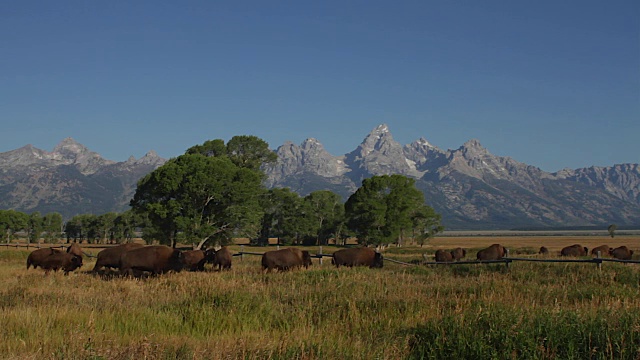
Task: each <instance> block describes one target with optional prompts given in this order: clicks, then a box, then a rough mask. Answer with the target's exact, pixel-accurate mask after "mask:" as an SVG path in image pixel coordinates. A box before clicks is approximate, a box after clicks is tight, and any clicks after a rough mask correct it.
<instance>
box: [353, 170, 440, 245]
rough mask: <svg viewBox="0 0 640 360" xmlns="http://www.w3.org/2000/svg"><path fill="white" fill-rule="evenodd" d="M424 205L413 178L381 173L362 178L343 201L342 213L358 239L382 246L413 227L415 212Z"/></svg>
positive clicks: (400, 238)
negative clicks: (355, 189)
mask: <svg viewBox="0 0 640 360" xmlns="http://www.w3.org/2000/svg"><path fill="white" fill-rule="evenodd" d="M426 207H427V205H426V204H425V202H424V195H423V194H422V192H421V191H420V190H418V189H416V188H415V180H413V179H411V178H408V177H406V176H403V175H382V176H373V177H371V178H368V179H364V180H363V181H362V186H361V187H360V188H359V189H358V190H357V191H356V192H355V193H354V194H352V195H351V196H350V197H349V199H348V200H347V202H346V203H345V216H346V219H347V220H346V221H347V227H348V228H349V229H350V230H351V231H353V232H354V233H355V235H356V236H357V237H358V242H360V243H362V244H365V245H369V244H374V245H383V244H389V243H392V242H397V243H401V242H402V239H403V238H404V236H405V233H406V232H407V231H408V230H412V229H413V228H414V226H416V223H415V221H414V219H415V217H416V214H418V213H419V212H421V211H425V208H426ZM434 220H437V219H434Z"/></svg>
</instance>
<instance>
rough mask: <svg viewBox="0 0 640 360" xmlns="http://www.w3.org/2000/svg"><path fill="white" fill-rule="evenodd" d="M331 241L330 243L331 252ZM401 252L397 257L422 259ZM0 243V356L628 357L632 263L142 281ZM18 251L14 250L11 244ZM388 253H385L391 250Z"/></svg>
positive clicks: (633, 301) (250, 261)
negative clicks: (61, 266) (29, 260)
mask: <svg viewBox="0 0 640 360" xmlns="http://www.w3.org/2000/svg"><path fill="white" fill-rule="evenodd" d="M332 250H334V249H330V250H328V251H332ZM422 251H423V250H422V249H420V248H419V247H416V248H415V249H414V254H412V253H411V251H408V250H407V249H405V251H404V252H403V255H405V256H415V257H419V256H420V254H421V253H422ZM7 252H13V253H14V254H6V253H4V252H2V251H0V323H1V324H3V326H1V327H0V338H1V339H3V341H1V342H0V357H1V358H16V359H23V358H27V359H29V358H32V359H141V358H146V359H227V358H232V359H236V358H241V359H265V358H267V359H326V358H339V359H375V358H377V359H402V358H410V359H419V358H426V359H443V358H447V359H454V358H459V359H485V358H486V359H590V358H591V359H636V358H637V357H638V356H640V353H639V352H638V349H639V348H640V336H639V334H640V266H638V265H627V266H625V265H622V264H615V263H607V264H603V266H602V270H601V271H599V270H598V269H597V267H596V266H595V265H593V264H543V263H513V264H511V267H510V269H508V270H507V269H506V267H505V266H504V265H486V264H485V265H458V266H428V267H427V266H413V267H408V266H403V265H398V264H391V263H386V264H385V267H384V268H383V269H368V268H356V269H347V268H340V269H335V268H333V267H332V266H331V265H330V261H328V259H325V262H324V265H323V266H319V265H318V262H317V260H314V265H313V266H312V267H311V268H310V269H309V270H300V271H293V272H288V273H272V274H263V273H262V272H261V271H260V265H259V259H260V258H259V257H258V256H245V259H244V260H243V261H240V259H239V258H237V257H236V258H234V264H233V269H232V270H231V271H223V272H204V273H188V272H182V273H179V274H167V275H163V276H159V277H152V278H145V279H128V278H120V277H111V278H108V277H105V278H101V277H99V276H94V275H91V274H89V273H85V272H83V271H86V270H88V269H91V268H92V267H93V263H92V261H91V260H86V261H85V265H84V267H83V270H82V271H80V272H76V273H72V274H71V275H69V276H63V275H62V274H51V275H49V276H44V274H43V272H42V271H40V270H39V269H38V270H33V269H31V270H26V269H25V267H24V260H25V259H26V254H28V253H27V252H17V251H11V250H9V251H7ZM16 253H17V254H19V255H16ZM389 257H392V256H391V255H389Z"/></svg>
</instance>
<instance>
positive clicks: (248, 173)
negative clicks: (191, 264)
mask: <svg viewBox="0 0 640 360" xmlns="http://www.w3.org/2000/svg"><path fill="white" fill-rule="evenodd" d="M275 159H276V155H275V153H273V152H272V151H271V150H269V148H268V145H267V143H266V142H264V141H263V140H261V139H259V138H257V137H255V136H235V137H233V138H232V139H231V140H230V141H229V143H228V144H227V145H224V142H223V141H222V140H210V141H207V142H205V143H204V144H202V145H196V146H193V147H191V148H189V149H188V150H187V152H186V153H185V154H184V155H181V156H179V157H177V158H174V159H171V160H169V161H168V162H167V163H165V164H164V165H163V166H161V167H159V168H158V169H156V170H154V171H153V172H151V173H150V174H148V175H147V176H145V177H144V178H142V179H141V180H140V181H139V182H138V188H137V189H136V193H135V195H134V197H133V199H132V200H131V206H132V207H133V209H134V210H135V211H136V212H138V213H140V214H144V215H145V216H146V217H147V219H148V221H149V225H150V226H148V228H147V227H145V235H144V236H146V237H149V238H156V239H158V240H159V241H160V242H162V243H166V244H171V245H173V246H175V244H176V242H177V239H178V235H179V234H180V235H181V236H182V237H183V238H182V239H181V240H183V241H185V242H187V243H198V247H200V246H202V245H203V244H204V243H205V242H206V241H208V240H211V239H213V240H214V241H216V242H218V243H220V244H225V243H227V242H228V241H230V239H231V236H232V235H235V236H249V237H253V236H255V235H256V234H257V233H258V231H259V228H260V219H261V218H262V208H261V206H260V203H259V198H260V196H261V194H263V193H264V191H265V189H264V188H263V186H262V179H263V177H264V174H263V173H262V171H261V170H260V165H261V164H263V163H265V162H269V161H275Z"/></svg>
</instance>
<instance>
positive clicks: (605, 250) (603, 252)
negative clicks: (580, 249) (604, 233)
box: [591, 245, 611, 256]
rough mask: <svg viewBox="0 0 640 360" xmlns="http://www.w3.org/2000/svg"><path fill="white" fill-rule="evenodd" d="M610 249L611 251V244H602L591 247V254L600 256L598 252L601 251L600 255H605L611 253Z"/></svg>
mask: <svg viewBox="0 0 640 360" xmlns="http://www.w3.org/2000/svg"><path fill="white" fill-rule="evenodd" d="M609 251H611V248H610V247H609V245H600V246H598V247H594V248H593V249H591V255H593V256H598V252H600V255H602V256H605V255H609Z"/></svg>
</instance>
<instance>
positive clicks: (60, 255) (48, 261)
mask: <svg viewBox="0 0 640 360" xmlns="http://www.w3.org/2000/svg"><path fill="white" fill-rule="evenodd" d="M81 266H82V258H81V257H79V256H77V255H73V254H69V253H64V252H62V251H56V252H53V253H51V254H50V255H49V256H47V257H45V258H44V259H43V260H42V262H41V263H40V267H41V268H42V269H44V273H45V274H48V273H49V271H51V270H53V271H58V270H59V269H62V270H63V271H64V274H65V275H68V274H69V271H73V270H75V269H77V268H79V267H81Z"/></svg>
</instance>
